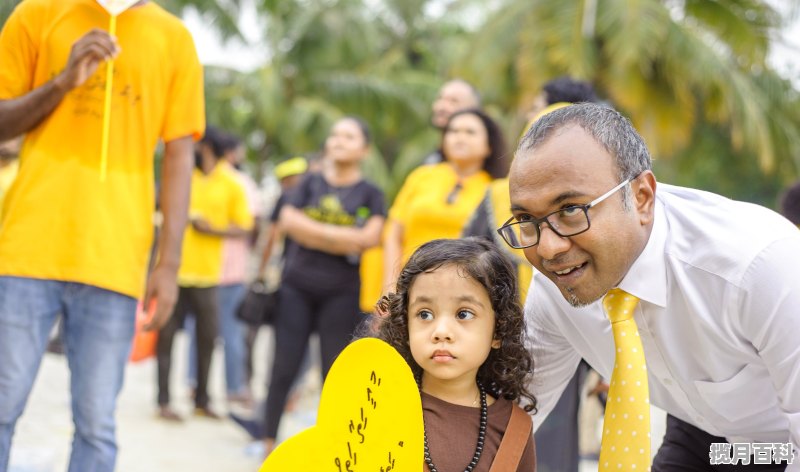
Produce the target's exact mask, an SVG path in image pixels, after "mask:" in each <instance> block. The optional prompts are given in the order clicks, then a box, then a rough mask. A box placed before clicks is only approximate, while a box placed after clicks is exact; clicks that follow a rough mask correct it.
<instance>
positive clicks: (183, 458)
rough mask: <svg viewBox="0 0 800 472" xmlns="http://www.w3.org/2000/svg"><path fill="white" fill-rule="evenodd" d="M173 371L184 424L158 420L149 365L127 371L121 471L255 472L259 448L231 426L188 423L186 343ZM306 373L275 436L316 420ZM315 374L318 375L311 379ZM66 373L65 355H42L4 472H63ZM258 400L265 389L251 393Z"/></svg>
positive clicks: (221, 406) (216, 388)
mask: <svg viewBox="0 0 800 472" xmlns="http://www.w3.org/2000/svg"><path fill="white" fill-rule="evenodd" d="M269 342H271V332H270V331H269V330H268V329H267V330H264V332H262V334H261V337H260V338H259V343H258V345H257V349H258V351H259V352H260V353H261V354H260V356H259V357H260V359H262V362H260V363H259V364H258V365H257V366H256V368H257V372H256V377H257V380H256V382H255V384H256V385H259V386H260V385H264V381H263V379H264V376H265V368H264V366H265V365H266V364H267V362H266V352H267V345H268V343H269ZM176 344H177V345H176V346H175V351H174V352H175V353H176V354H178V358H177V359H176V362H177V365H176V366H175V368H174V372H173V383H172V392H173V394H174V398H175V400H176V401H175V406H176V409H178V410H179V411H180V412H181V413H183V414H184V415H185V416H187V420H186V421H185V422H184V423H182V424H173V423H168V422H164V421H163V420H159V419H158V418H157V417H156V415H155V412H156V409H155V406H154V405H155V398H156V385H155V384H156V365H155V361H154V360H149V361H144V362H142V363H138V364H131V365H130V366H129V367H128V369H127V371H126V376H125V386H124V387H123V391H122V394H121V395H120V399H119V408H118V413H117V421H118V425H119V426H118V442H119V444H120V453H119V456H118V467H117V470H118V471H120V472H161V471H165V472H166V471H169V472H190V471H191V472H219V471H225V472H255V471H257V470H258V468H259V466H260V464H261V458H260V455H259V454H260V452H259V451H258V450H257V448H256V447H254V446H257V444H252V443H251V440H250V439H249V437H248V435H247V434H246V433H245V432H244V431H243V430H242V429H240V428H239V427H238V426H236V425H235V424H234V423H233V422H232V421H230V420H223V421H214V420H209V419H205V418H196V417H191V416H189V413H190V412H191V410H192V404H191V402H190V401H189V391H188V389H187V387H186V385H185V384H184V383H183V382H181V380H182V379H184V378H185V373H186V355H185V353H186V351H187V349H186V339H185V337H184V336H183V335H182V334H180V335H179V336H178V337H177V338H176ZM220 355H221V350H220V349H218V350H217V353H216V354H215V358H214V362H213V364H212V375H211V378H212V385H211V396H212V399H214V401H215V403H214V408H215V409H216V411H218V412H226V411H227V410H226V405H225V402H224V401H222V400H223V398H224V395H223V392H224V386H223V377H222V371H221V369H222V362H221V361H222V358H221V357H220ZM314 373H316V372H313V371H312V372H310V374H309V375H308V377H307V378H308V379H309V381H307V382H306V389H305V392H306V394H304V395H303V397H302V398H301V400H300V402H299V405H298V408H297V411H296V412H295V413H293V414H291V415H289V417H288V418H287V421H286V422H285V423H286V424H285V425H282V430H281V431H280V433H279V435H280V436H288V435H291V434H292V433H293V432H296V431H299V430H301V429H303V428H305V427H306V426H307V425H310V424H312V423H313V421H314V417H315V412H316V403H315V398H314V395H313V391H314V390H315V389H318V388H319V382H318V381H316V382H315V381H314V378H313V377H315V376H314V375H312V374H314ZM316 375H319V374H318V373H316ZM68 385H69V372H68V369H67V365H66V360H65V358H64V357H63V356H59V355H53V354H47V355H45V359H44V360H43V362H42V367H41V370H40V371H39V376H38V378H37V380H36V384H35V386H34V390H33V392H32V394H31V398H30V400H29V402H28V406H27V408H26V410H25V413H24V414H23V416H22V418H21V419H20V421H19V422H18V423H17V431H16V434H15V437H14V443H13V446H12V452H11V467H10V470H9V472H63V471H65V470H66V464H67V461H68V455H69V443H70V441H71V438H72V420H71V415H70V405H69V402H70V399H69V392H68ZM256 394H257V395H259V396H263V394H264V389H263V388H261V389H259V390H258V391H256Z"/></svg>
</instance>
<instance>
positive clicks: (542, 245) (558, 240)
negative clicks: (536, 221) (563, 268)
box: [536, 222, 572, 259]
mask: <svg viewBox="0 0 800 472" xmlns="http://www.w3.org/2000/svg"><path fill="white" fill-rule="evenodd" d="M571 244H572V241H570V239H569V238H565V237H563V236H559V235H558V233H556V232H555V231H553V228H551V227H550V225H549V224H547V223H546V222H542V223H540V226H539V244H538V245H537V246H536V252H537V253H538V254H539V256H540V257H541V258H542V259H555V258H556V256H558V255H559V254H562V253H564V252H566V251H567V250H568V249H569V247H570V245H571Z"/></svg>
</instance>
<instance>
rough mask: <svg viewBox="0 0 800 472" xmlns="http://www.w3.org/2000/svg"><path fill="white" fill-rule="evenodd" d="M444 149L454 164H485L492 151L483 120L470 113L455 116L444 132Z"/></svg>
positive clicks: (446, 156) (447, 157)
mask: <svg viewBox="0 0 800 472" xmlns="http://www.w3.org/2000/svg"><path fill="white" fill-rule="evenodd" d="M442 151H443V152H444V156H445V158H446V159H447V161H448V162H450V163H452V164H455V165H483V161H485V160H486V158H487V157H489V154H491V152H492V150H491V148H490V147H489V134H488V132H487V131H486V127H485V126H484V125H483V121H481V119H480V118H478V117H477V116H475V115H473V114H470V113H465V114H463V115H458V116H456V117H454V118H453V119H452V120H450V123H449V125H448V126H447V129H446V130H445V132H444V138H443V141H442Z"/></svg>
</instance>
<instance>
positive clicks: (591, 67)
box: [466, 0, 800, 176]
mask: <svg viewBox="0 0 800 472" xmlns="http://www.w3.org/2000/svg"><path fill="white" fill-rule="evenodd" d="M780 26H781V18H780V17H779V15H778V14H777V12H776V11H775V10H774V9H773V8H772V7H771V6H770V4H769V3H768V2H767V1H763V0H737V1H728V2H723V1H719V0H686V1H684V2H667V1H662V0H636V1H633V0H531V1H526V2H520V1H516V0H507V1H505V2H501V6H500V7H499V8H497V9H496V10H495V13H494V14H493V15H491V16H490V17H489V18H488V19H487V21H486V23H485V24H484V25H483V27H482V28H481V29H480V31H479V32H478V34H477V36H476V39H475V41H474V45H475V50H474V52H473V54H472V56H471V57H472V61H471V63H470V64H469V65H467V66H466V67H469V68H472V69H477V70H487V69H489V70H495V71H499V72H500V73H497V74H491V75H484V76H483V79H484V80H483V81H482V83H481V84H480V85H481V87H482V88H484V89H490V90H492V92H491V93H492V94H493V95H495V96H496V97H497V98H498V101H499V102H500V103H502V104H503V106H505V107H509V109H513V107H518V106H522V105H524V104H525V103H527V101H528V100H530V97H531V95H533V94H535V93H537V92H538V90H539V89H540V88H541V86H542V84H543V83H544V82H545V81H547V80H549V79H551V78H553V77H556V76H559V75H565V74H568V75H572V76H574V77H577V78H582V79H586V80H590V81H591V82H593V83H594V84H596V86H597V88H598V89H599V91H600V92H601V94H602V95H603V96H605V97H607V98H608V99H609V100H610V101H611V102H612V103H613V104H614V105H615V106H616V107H618V108H619V109H620V110H622V111H623V112H625V113H626V114H628V115H629V116H630V117H631V119H632V121H633V122H634V124H635V126H636V127H637V129H639V130H640V131H641V132H642V134H643V135H644V136H645V138H646V140H647V142H648V144H649V146H650V147H651V150H652V151H653V153H654V155H656V156H658V157H659V158H664V159H668V158H670V157H671V156H673V155H676V153H678V152H679V151H684V150H686V148H687V147H690V146H691V144H692V143H693V142H695V138H696V135H695V131H696V130H697V129H707V128H706V127H705V124H709V125H711V126H713V127H714V129H716V130H721V131H722V132H723V133H724V134H725V135H727V137H728V142H729V144H730V146H729V148H730V149H731V150H732V151H733V152H746V153H750V154H751V155H752V156H755V157H756V159H757V160H758V162H759V164H760V169H761V171H763V172H766V173H773V172H775V171H776V170H777V169H779V168H780V169H782V170H784V171H786V170H789V175H790V176H797V175H798V170H800V140H798V137H800V121H798V112H797V105H798V97H797V92H796V91H795V90H794V89H793V88H792V86H791V84H790V83H789V82H788V81H785V80H780V78H779V77H778V76H777V75H776V74H775V73H774V72H773V71H771V70H770V69H769V67H768V65H767V64H766V56H767V52H768V50H769V45H770V42H771V38H772V37H773V36H774V35H775V33H776V31H777V29H778V28H779V27H780ZM714 157H715V156H704V158H706V159H708V158H712V159H713V158H714Z"/></svg>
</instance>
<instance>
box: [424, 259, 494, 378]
mask: <svg viewBox="0 0 800 472" xmlns="http://www.w3.org/2000/svg"><path fill="white" fill-rule="evenodd" d="M494 326H495V319H494V310H493V309H492V302H491V300H490V299H489V294H488V293H487V292H486V289H485V288H483V286H482V285H481V284H480V283H478V282H477V281H475V279H473V278H471V277H469V276H466V275H465V274H462V271H461V270H459V267H458V266H456V265H453V264H448V265H445V266H442V267H439V268H438V269H436V270H434V271H432V272H423V273H421V274H419V275H417V276H416V278H415V279H414V281H413V282H412V284H411V286H410V288H409V291H408V337H409V345H410V347H411V355H412V356H413V357H414V360H415V361H416V362H417V364H418V365H419V366H420V367H421V368H422V370H423V373H422V383H423V386H424V387H425V388H426V390H428V391H429V392H431V391H432V390H435V388H436V386H437V385H443V384H453V383H459V384H463V385H464V386H465V387H466V386H468V385H471V384H474V382H475V378H476V376H477V373H478V368H479V367H480V366H481V365H482V364H483V362H484V361H485V360H486V358H487V357H488V356H489V352H490V350H491V349H492V348H495V349H496V348H498V347H500V341H498V340H496V339H494Z"/></svg>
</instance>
